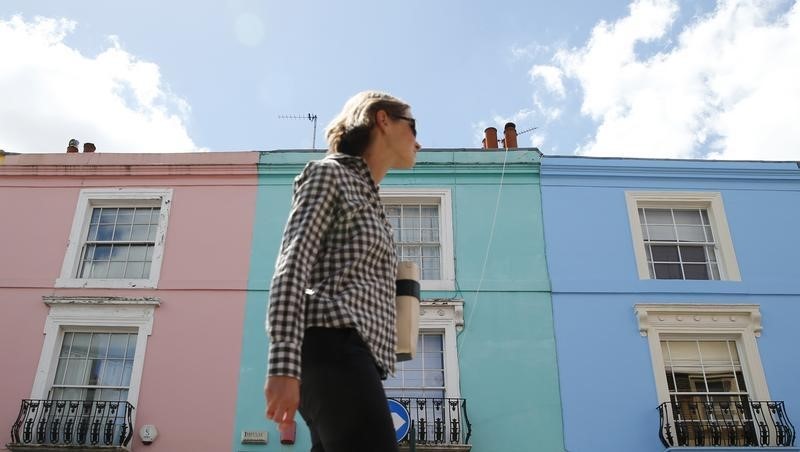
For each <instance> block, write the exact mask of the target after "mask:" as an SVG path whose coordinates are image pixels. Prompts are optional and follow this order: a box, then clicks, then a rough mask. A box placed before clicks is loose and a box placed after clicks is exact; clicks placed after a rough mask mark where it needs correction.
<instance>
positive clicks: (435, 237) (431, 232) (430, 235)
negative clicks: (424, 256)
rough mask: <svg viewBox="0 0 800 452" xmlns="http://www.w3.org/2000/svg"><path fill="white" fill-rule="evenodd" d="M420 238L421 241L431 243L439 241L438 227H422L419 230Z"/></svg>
mask: <svg viewBox="0 0 800 452" xmlns="http://www.w3.org/2000/svg"><path fill="white" fill-rule="evenodd" d="M420 233H421V234H422V235H421V238H422V241H423V242H427V243H431V242H438V241H439V230H438V229H423V230H422V231H420Z"/></svg>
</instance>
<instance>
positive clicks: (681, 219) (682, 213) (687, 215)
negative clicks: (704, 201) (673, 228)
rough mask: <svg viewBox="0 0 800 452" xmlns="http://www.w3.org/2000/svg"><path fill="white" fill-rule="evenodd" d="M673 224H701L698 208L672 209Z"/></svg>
mask: <svg viewBox="0 0 800 452" xmlns="http://www.w3.org/2000/svg"><path fill="white" fill-rule="evenodd" d="M673 215H674V216H675V224H703V222H702V219H701V218H700V211H699V210H674V211H673Z"/></svg>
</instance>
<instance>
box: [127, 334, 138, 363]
mask: <svg viewBox="0 0 800 452" xmlns="http://www.w3.org/2000/svg"><path fill="white" fill-rule="evenodd" d="M135 352H136V335H135V334H129V335H128V348H127V350H126V351H125V356H126V357H127V358H129V359H133V354H134V353H135Z"/></svg>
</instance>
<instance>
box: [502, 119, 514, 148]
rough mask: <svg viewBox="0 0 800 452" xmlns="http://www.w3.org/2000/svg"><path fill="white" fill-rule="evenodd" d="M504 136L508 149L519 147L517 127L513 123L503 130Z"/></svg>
mask: <svg viewBox="0 0 800 452" xmlns="http://www.w3.org/2000/svg"><path fill="white" fill-rule="evenodd" d="M503 129H504V130H503V135H504V136H505V139H504V141H503V142H504V143H505V145H506V149H514V148H516V147H517V126H516V124H514V123H513V122H508V123H506V126H505V127H504V128H503Z"/></svg>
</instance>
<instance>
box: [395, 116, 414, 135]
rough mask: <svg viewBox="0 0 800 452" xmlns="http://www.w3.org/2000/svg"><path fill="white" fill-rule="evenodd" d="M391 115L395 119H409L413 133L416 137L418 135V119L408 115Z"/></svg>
mask: <svg viewBox="0 0 800 452" xmlns="http://www.w3.org/2000/svg"><path fill="white" fill-rule="evenodd" d="M389 116H391V117H392V118H394V119H402V120H404V121H408V125H409V126H410V127H411V133H413V134H414V136H415V137H416V136H417V120H416V119H414V118H409V117H408V116H400V115H389Z"/></svg>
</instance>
